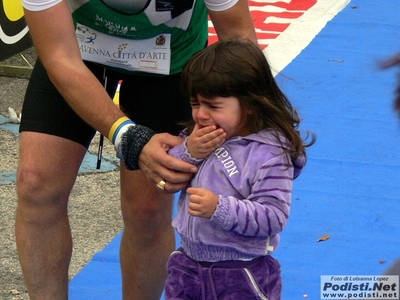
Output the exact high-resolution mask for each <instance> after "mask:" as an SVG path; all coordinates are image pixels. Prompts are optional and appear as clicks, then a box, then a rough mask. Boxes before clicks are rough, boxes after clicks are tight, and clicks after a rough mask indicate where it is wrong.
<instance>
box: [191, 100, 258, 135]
mask: <svg viewBox="0 0 400 300" xmlns="http://www.w3.org/2000/svg"><path fill="white" fill-rule="evenodd" d="M190 104H191V106H192V116H193V120H194V121H195V122H196V124H197V125H198V126H199V128H203V127H206V126H210V125H215V126H217V128H222V129H224V131H225V133H226V138H227V139H228V138H231V137H233V136H245V135H248V134H250V132H249V131H248V130H247V128H246V127H245V123H246V122H244V121H243V120H242V109H241V106H240V102H239V99H237V98H236V97H219V96H218V97H214V98H212V99H206V98H203V97H202V96H200V95H198V96H197V99H191V100H190Z"/></svg>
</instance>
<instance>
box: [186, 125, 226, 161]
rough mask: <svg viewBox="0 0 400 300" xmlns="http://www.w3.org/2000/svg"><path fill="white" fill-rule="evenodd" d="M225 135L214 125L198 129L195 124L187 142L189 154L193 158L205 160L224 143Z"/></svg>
mask: <svg viewBox="0 0 400 300" xmlns="http://www.w3.org/2000/svg"><path fill="white" fill-rule="evenodd" d="M225 137H226V133H225V131H224V130H223V129H222V128H217V127H216V126H215V125H212V126H207V127H203V128H199V126H198V125H197V124H196V125H195V127H194V129H193V132H192V133H191V134H190V136H189V138H188V140H187V147H188V150H189V153H190V155H191V156H192V157H194V158H198V159H201V158H206V157H207V156H208V155H210V153H211V152H212V151H214V150H215V149H216V148H217V147H219V146H221V145H222V144H223V143H224V142H225Z"/></svg>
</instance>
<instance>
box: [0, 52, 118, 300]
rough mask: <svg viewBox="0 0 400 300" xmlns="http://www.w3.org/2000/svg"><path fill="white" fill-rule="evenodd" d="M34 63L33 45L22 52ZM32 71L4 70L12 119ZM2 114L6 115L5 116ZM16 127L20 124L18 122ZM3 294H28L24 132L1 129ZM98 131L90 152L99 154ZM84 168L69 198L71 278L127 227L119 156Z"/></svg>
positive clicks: (1, 101) (0, 81)
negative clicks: (20, 203)
mask: <svg viewBox="0 0 400 300" xmlns="http://www.w3.org/2000/svg"><path fill="white" fill-rule="evenodd" d="M22 55H23V56H24V57H25V58H26V60H27V61H28V62H29V63H30V64H32V65H33V64H34V62H35V59H36V53H35V51H34V50H33V49H32V48H31V49H28V50H26V51H24V52H23V53H22ZM0 65H7V66H10V65H11V66H27V63H26V62H25V61H24V59H23V58H22V56H21V55H16V56H14V57H11V58H9V59H7V60H4V61H1V62H0ZM28 80H29V77H28V76H20V77H15V76H9V75H4V74H0V114H1V115H2V117H4V118H6V119H7V118H8V117H9V114H8V107H11V108H13V109H14V110H15V111H17V112H18V111H21V108H22V102H23V98H24V94H25V89H26V87H27V84H28ZM0 117H1V116H0ZM4 118H3V119H4ZM15 126H17V125H15ZM0 141H1V142H0V299H2V300H9V299H10V300H11V299H12V300H17V299H18V300H19V299H29V297H28V295H27V292H26V287H25V285H24V281H23V278H22V272H21V268H20V265H19V261H18V257H17V252H16V247H15V234H14V216H15V209H16V205H17V197H16V184H15V172H16V169H17V165H18V147H19V134H16V133H15V132H13V131H10V130H5V129H2V128H0ZM97 145H98V136H96V138H95V139H94V140H93V142H92V144H91V146H90V149H89V152H91V153H93V155H94V156H95V155H96V152H97ZM103 154H104V155H106V156H108V157H113V156H114V149H113V146H112V145H111V143H110V142H109V141H108V140H107V139H105V145H104V149H103ZM88 164H89V166H87V168H86V169H85V171H83V172H81V173H80V174H79V176H78V178H77V180H76V184H75V186H74V189H73V191H72V195H71V198H70V202H69V215H70V223H71V228H72V234H73V241H74V249H73V256H72V260H71V266H70V278H72V277H73V276H74V275H76V274H77V273H78V272H79V271H80V270H81V269H82V268H83V267H84V266H85V265H86V264H87V263H88V262H89V261H90V260H91V258H92V256H93V254H94V253H96V252H98V251H100V250H102V249H103V248H104V247H105V246H106V245H107V244H108V243H109V242H110V240H111V239H112V238H114V237H115V236H116V235H117V234H118V233H119V232H121V230H122V218H121V213H120V202H119V168H118V165H117V164H116V163H115V161H112V162H111V167H107V168H106V170H100V171H96V170H95V167H96V166H95V161H93V162H92V161H89V162H88Z"/></svg>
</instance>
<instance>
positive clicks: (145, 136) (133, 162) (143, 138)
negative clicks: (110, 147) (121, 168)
mask: <svg viewBox="0 0 400 300" xmlns="http://www.w3.org/2000/svg"><path fill="white" fill-rule="evenodd" d="M155 134H156V132H155V131H153V130H151V129H150V128H147V127H146V126H142V125H133V126H131V127H129V129H128V130H127V131H126V132H125V133H124V135H123V136H122V139H121V145H120V146H121V155H122V158H121V159H122V161H123V162H124V165H125V167H126V168H127V169H128V170H139V169H140V167H139V155H140V152H141V151H142V149H143V147H144V146H145V145H146V144H147V143H148V141H149V140H150V139H151V137H152V136H153V135H155Z"/></svg>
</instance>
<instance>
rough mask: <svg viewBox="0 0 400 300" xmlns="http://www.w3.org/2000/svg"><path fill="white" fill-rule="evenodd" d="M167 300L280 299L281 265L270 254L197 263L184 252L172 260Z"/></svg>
mask: <svg viewBox="0 0 400 300" xmlns="http://www.w3.org/2000/svg"><path fill="white" fill-rule="evenodd" d="M167 269H168V274H169V275H168V278H167V281H166V285H165V299H168V300H173V299H193V300H217V299H218V300H247V299H248V300H257V299H263V300H265V299H268V300H280V299H281V292H282V278H281V275H280V273H281V271H280V264H279V262H278V261H277V260H276V259H274V258H273V257H271V256H270V255H267V256H263V257H259V258H256V259H254V260H252V261H227V262H216V263H208V262H196V261H194V260H193V259H191V258H190V257H188V256H187V255H186V254H184V252H183V251H182V249H178V251H175V252H174V253H172V255H171V257H170V259H169V261H168V266H167Z"/></svg>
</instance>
